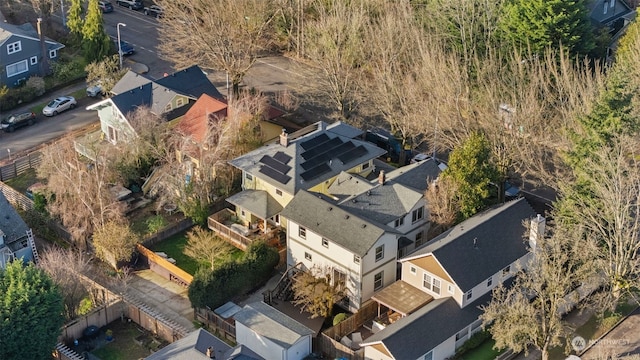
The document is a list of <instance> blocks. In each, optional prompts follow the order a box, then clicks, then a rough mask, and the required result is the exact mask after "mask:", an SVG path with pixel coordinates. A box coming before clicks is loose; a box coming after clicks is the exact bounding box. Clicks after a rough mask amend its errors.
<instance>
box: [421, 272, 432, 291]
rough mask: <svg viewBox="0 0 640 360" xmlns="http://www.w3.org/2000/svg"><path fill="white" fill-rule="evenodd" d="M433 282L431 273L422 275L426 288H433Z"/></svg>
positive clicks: (423, 284)
mask: <svg viewBox="0 0 640 360" xmlns="http://www.w3.org/2000/svg"><path fill="white" fill-rule="evenodd" d="M432 282H433V278H432V277H431V275H429V274H426V273H425V274H423V275H422V286H423V287H424V288H425V289H428V290H431V283H432Z"/></svg>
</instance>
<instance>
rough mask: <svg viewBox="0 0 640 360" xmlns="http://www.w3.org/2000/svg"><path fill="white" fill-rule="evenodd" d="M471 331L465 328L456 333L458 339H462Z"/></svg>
mask: <svg viewBox="0 0 640 360" xmlns="http://www.w3.org/2000/svg"><path fill="white" fill-rule="evenodd" d="M468 333H469V329H467V328H465V329H464V330H462V331H460V332H459V333H457V334H456V341H458V340H460V339H464V338H465V337H466V336H467V334H468Z"/></svg>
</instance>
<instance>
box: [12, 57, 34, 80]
mask: <svg viewBox="0 0 640 360" xmlns="http://www.w3.org/2000/svg"><path fill="white" fill-rule="evenodd" d="M27 71H29V65H27V60H26V59H24V60H22V61H18V62H17V63H13V64H11V65H7V77H8V78H9V77H12V76H16V75H19V74H22V73H26V72H27Z"/></svg>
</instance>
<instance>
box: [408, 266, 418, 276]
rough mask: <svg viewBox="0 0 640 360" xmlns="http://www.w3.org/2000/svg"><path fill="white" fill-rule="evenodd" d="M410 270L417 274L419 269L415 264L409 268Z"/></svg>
mask: <svg viewBox="0 0 640 360" xmlns="http://www.w3.org/2000/svg"><path fill="white" fill-rule="evenodd" d="M409 271H411V273H412V274H413V275H415V274H416V273H417V272H418V270H417V269H416V267H415V266H411V267H410V268H409Z"/></svg>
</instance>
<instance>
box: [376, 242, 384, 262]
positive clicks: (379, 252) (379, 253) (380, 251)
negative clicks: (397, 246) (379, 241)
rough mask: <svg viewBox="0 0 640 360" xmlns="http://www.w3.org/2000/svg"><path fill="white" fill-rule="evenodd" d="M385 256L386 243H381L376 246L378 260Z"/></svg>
mask: <svg viewBox="0 0 640 360" xmlns="http://www.w3.org/2000/svg"><path fill="white" fill-rule="evenodd" d="M383 258H384V245H380V246H378V247H377V248H376V261H380V260H382V259H383Z"/></svg>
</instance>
